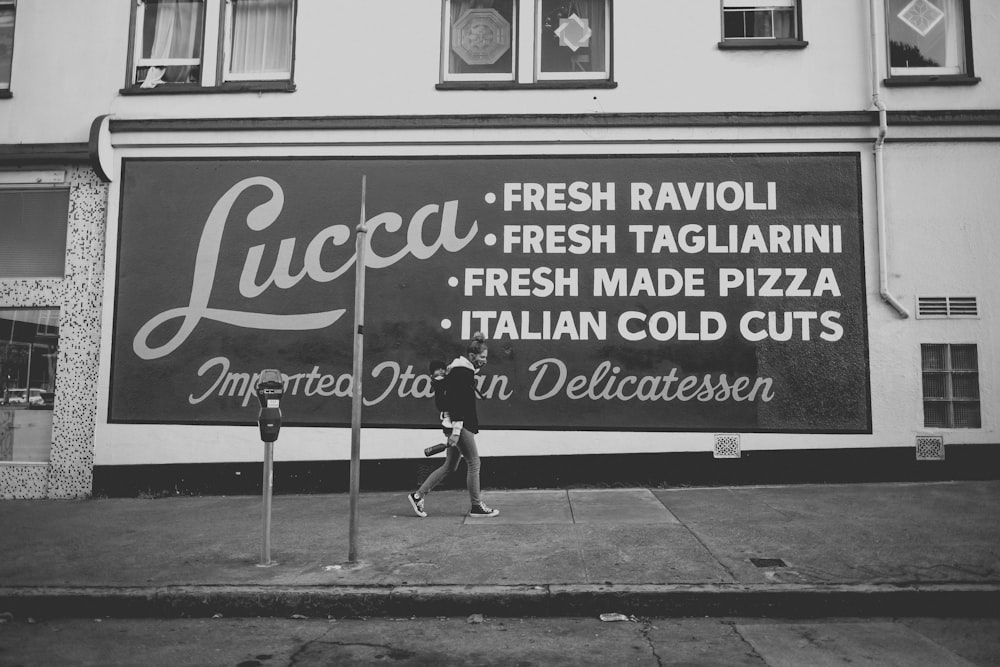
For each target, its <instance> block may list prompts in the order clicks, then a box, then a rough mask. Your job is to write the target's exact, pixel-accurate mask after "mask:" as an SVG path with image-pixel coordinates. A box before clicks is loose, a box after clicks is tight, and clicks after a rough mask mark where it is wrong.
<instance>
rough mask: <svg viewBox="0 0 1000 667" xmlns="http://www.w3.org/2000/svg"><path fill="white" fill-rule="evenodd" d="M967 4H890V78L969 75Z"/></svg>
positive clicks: (951, 0) (952, 0)
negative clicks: (967, 59) (892, 76)
mask: <svg viewBox="0 0 1000 667" xmlns="http://www.w3.org/2000/svg"><path fill="white" fill-rule="evenodd" d="M967 11H968V7H967V3H966V0H887V2H886V13H887V16H886V27H887V30H888V38H889V73H890V74H891V75H897V76H899V75H903V76H905V75H928V74H929V75H942V74H945V75H956V74H968V73H969V69H968V68H967V63H966V47H967V35H966V30H967V24H966V18H967V13H966V12H967Z"/></svg>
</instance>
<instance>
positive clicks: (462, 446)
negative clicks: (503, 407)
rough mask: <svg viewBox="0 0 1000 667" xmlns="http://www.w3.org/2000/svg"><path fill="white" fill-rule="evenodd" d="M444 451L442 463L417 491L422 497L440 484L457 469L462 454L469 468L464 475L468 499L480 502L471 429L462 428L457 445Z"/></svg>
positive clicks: (477, 454) (475, 453) (473, 438)
mask: <svg viewBox="0 0 1000 667" xmlns="http://www.w3.org/2000/svg"><path fill="white" fill-rule="evenodd" d="M445 452H447V455H446V456H445V459H444V463H442V464H441V467H439V468H437V469H436V470H435V471H434V472H432V473H431V474H430V475H429V476H428V477H427V479H426V480H424V483H423V484H421V485H420V488H419V489H418V490H417V493H419V494H420V497H421V498H422V497H424V496H426V495H427V494H428V493H430V492H431V491H433V490H434V487H435V486H437V485H438V484H440V483H441V481H442V480H444V478H445V477H447V476H448V475H449V473H453V472H455V471H456V470H458V463H459V461H460V459H461V457H463V456H464V457H465V462H466V464H467V465H468V468H469V469H468V472H467V473H466V476H465V484H466V486H467V487H468V488H469V500H471V501H472V504H473V505H478V504H480V503H481V502H482V499H481V498H480V497H479V449H478V448H477V447H476V438H475V436H474V435H473V434H472V432H471V431H468V430H466V429H464V428H463V429H462V434H461V435H460V436H459V437H458V446H457V447H449V448H448V449H446V450H445Z"/></svg>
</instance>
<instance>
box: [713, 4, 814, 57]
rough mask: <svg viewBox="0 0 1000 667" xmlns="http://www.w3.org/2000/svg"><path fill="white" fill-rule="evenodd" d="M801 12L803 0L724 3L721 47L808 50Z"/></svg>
mask: <svg viewBox="0 0 1000 667" xmlns="http://www.w3.org/2000/svg"><path fill="white" fill-rule="evenodd" d="M800 9H801V7H800V0H722V42H720V43H719V46H721V47H723V48H726V47H750V48H777V47H786V48H795V47H802V46H805V45H806V43H805V42H803V41H802V19H801V11H800Z"/></svg>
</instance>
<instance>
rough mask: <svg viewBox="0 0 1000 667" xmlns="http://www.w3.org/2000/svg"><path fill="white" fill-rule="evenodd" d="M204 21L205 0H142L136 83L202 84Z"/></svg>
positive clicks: (140, 84) (146, 85) (140, 2)
mask: <svg viewBox="0 0 1000 667" xmlns="http://www.w3.org/2000/svg"><path fill="white" fill-rule="evenodd" d="M204 18H205V12H204V3H203V2H202V0H139V5H138V12H137V14H136V59H135V75H134V80H133V83H135V84H138V85H139V87H141V88H155V87H157V86H160V85H163V84H169V83H198V82H199V80H200V76H201V53H202V51H201V47H202V31H203V29H204Z"/></svg>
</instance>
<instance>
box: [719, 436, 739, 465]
mask: <svg viewBox="0 0 1000 667" xmlns="http://www.w3.org/2000/svg"><path fill="white" fill-rule="evenodd" d="M714 452H715V458H717V459H738V458H740V436H739V434H737V433H716V434H715V450H714Z"/></svg>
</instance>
